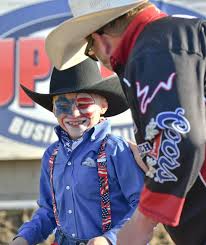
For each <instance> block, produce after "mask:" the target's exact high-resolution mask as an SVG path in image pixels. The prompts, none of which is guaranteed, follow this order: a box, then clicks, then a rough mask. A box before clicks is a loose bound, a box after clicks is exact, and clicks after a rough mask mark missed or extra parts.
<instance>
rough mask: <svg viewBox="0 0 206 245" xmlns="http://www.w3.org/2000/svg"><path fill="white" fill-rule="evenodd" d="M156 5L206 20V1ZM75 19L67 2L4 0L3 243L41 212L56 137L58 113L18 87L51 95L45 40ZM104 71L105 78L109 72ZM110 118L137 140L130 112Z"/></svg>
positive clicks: (0, 71)
mask: <svg viewBox="0 0 206 245" xmlns="http://www.w3.org/2000/svg"><path fill="white" fill-rule="evenodd" d="M152 2H153V3H155V4H156V5H157V6H158V7H159V8H161V9H162V10H163V11H165V12H167V13H168V14H180V15H188V16H197V17H201V18H205V17H206V1H205V0H195V1H194V0H164V1H158V0H156V1H155V0H153V1H152ZM70 17H71V13H70V9H69V6H68V1H67V0H50V1H45V0H44V1H43V0H42V1H40V0H1V1H0V23H1V25H0V245H5V244H8V242H9V241H10V240H11V239H12V238H13V237H14V235H15V234H16V233H17V229H18V227H19V226H20V225H21V224H22V223H23V222H25V221H27V220H29V219H30V217H31V215H32V213H33V211H34V210H35V208H37V205H36V199H37V198H38V188H39V183H38V182H39V173H40V159H41V156H42V154H43V152H44V150H45V148H46V147H47V146H48V145H49V144H51V143H52V142H54V141H55V139H56V136H55V134H54V133H53V128H54V126H55V123H56V122H55V118H54V117H53V115H52V114H51V113H49V112H48V111H47V110H45V109H43V108H41V107H40V106H37V105H34V104H33V102H32V101H31V100H30V99H29V98H28V97H26V96H25V95H24V93H23V92H22V91H21V90H20V88H19V84H20V83H22V84H24V85H25V86H27V87H28V88H30V89H32V90H35V91H36V92H41V93H47V92H48V88H49V78H50V73H51V69H52V66H51V64H50V62H49V60H48V57H47V55H46V53H45V49H44V40H45V37H46V36H47V34H48V33H49V32H50V31H51V30H52V29H53V28H54V27H55V26H57V25H58V24H59V23H61V22H62V21H64V20H66V19H67V18H70ZM77 28H78V27H77ZM100 69H101V72H102V76H103V77H105V76H107V75H109V74H110V73H109V72H108V70H106V69H105V68H104V67H100ZM111 120H112V125H113V127H112V130H113V133H114V134H117V135H122V136H124V137H126V138H128V139H133V129H132V120H131V115H130V111H129V110H128V111H127V112H125V113H122V114H121V115H119V116H116V117H113V118H111ZM52 239H53V238H52V236H51V237H50V238H49V239H48V240H47V241H46V242H45V243H44V244H50V243H51V240H52ZM166 244H171V245H172V244H173V243H172V241H171V240H170V238H169V236H168V234H167V233H166V232H165V230H164V228H163V227H162V226H161V224H160V225H159V226H158V228H157V229H156V231H155V233H154V238H153V240H152V242H151V245H166Z"/></svg>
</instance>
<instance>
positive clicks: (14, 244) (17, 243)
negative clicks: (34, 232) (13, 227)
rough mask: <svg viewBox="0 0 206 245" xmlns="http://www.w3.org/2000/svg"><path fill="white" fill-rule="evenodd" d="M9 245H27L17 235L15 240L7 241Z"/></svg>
mask: <svg viewBox="0 0 206 245" xmlns="http://www.w3.org/2000/svg"><path fill="white" fill-rule="evenodd" d="M9 245H29V244H28V242H27V241H26V240H25V239H24V238H23V237H17V238H16V239H15V240H13V241H12V242H10V243H9Z"/></svg>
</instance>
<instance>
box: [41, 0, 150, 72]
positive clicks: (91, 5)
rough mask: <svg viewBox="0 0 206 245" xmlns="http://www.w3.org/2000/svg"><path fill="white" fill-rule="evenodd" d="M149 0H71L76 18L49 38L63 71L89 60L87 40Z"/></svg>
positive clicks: (53, 57)
mask: <svg viewBox="0 0 206 245" xmlns="http://www.w3.org/2000/svg"><path fill="white" fill-rule="evenodd" d="M147 1H148V0H70V1H69V3H70V4H69V6H70V10H71V12H72V14H73V17H72V18H70V19H68V20H67V21H65V22H63V23H62V24H60V25H59V26H58V27H57V28H56V29H54V30H53V31H52V32H51V33H50V34H49V35H48V37H47V38H46V51H47V54H48V56H49V58H50V60H51V62H52V64H53V65H54V66H55V67H56V68H57V69H60V70H64V69H67V68H69V67H71V66H73V65H75V64H76V63H77V62H78V60H79V59H80V57H81V60H83V59H85V56H84V50H85V44H86V42H87V41H86V37H87V36H89V35H90V34H91V33H93V32H95V31H96V30H98V29H99V28H101V27H103V26H104V25H106V24H107V23H109V22H110V21H112V20H114V19H116V18H117V17H119V16H121V15H123V14H125V13H126V12H128V11H129V10H131V9H133V8H135V7H137V6H138V5H140V4H142V3H144V2H147Z"/></svg>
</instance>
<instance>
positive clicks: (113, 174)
mask: <svg viewBox="0 0 206 245" xmlns="http://www.w3.org/2000/svg"><path fill="white" fill-rule="evenodd" d="M23 89H24V91H25V92H26V94H27V95H28V96H29V97H30V98H31V99H32V100H33V101H35V102H36V103H37V104H39V105H41V106H43V107H44V108H46V109H47V110H49V111H51V112H53V113H54V115H55V117H56V118H57V121H58V123H59V125H58V126H57V127H56V128H55V132H56V133H57V136H58V141H56V142H55V143H53V144H52V145H50V146H49V147H48V149H47V150H46V151H45V153H44V155H43V158H42V167H41V178H40V198H39V200H38V205H39V208H38V209H37V210H36V212H35V213H34V215H33V217H32V219H31V221H29V222H26V223H25V224H23V225H22V226H21V227H20V229H19V231H18V234H17V236H16V238H15V239H14V240H13V242H11V245H34V244H38V243H40V242H43V240H45V239H46V238H47V237H48V235H49V234H51V233H52V232H53V230H55V229H56V232H55V243H54V244H56V245H84V244H88V245H110V244H113V245H115V244H116V236H117V232H118V230H119V229H120V228H121V227H122V226H123V224H124V223H125V222H126V221H128V220H129V219H130V217H131V215H132V214H133V212H134V211H135V209H136V207H137V204H138V202H139V196H140V192H141V190H142V187H143V182H144V173H143V171H142V170H141V169H140V168H139V167H138V165H137V164H136V161H135V159H134V157H133V155H132V152H131V150H130V147H129V145H128V143H127V142H126V141H125V140H124V139H123V138H121V137H118V136H114V135H112V134H111V126H110V123H109V120H107V119H106V118H105V117H110V116H114V115H117V114H119V113H121V112H123V111H125V110H126V109H127V108H128V105H127V102H126V99H125V97H124V93H123V91H122V88H121V85H120V83H119V80H118V78H117V76H111V77H109V78H106V79H103V80H102V78H101V75H100V71H99V68H98V66H97V64H96V62H94V61H92V60H91V59H86V60H84V61H83V62H81V63H79V64H77V65H76V66H74V67H71V68H69V69H67V70H65V71H58V70H57V69H55V68H54V69H53V72H52V77H51V81H50V93H49V94H40V93H36V92H33V91H31V90H29V89H27V88H25V87H23ZM113 99H115V101H116V102H115V101H113ZM125 172H127V174H125Z"/></svg>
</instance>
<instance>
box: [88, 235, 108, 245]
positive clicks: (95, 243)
mask: <svg viewBox="0 0 206 245" xmlns="http://www.w3.org/2000/svg"><path fill="white" fill-rule="evenodd" d="M87 245H111V242H110V241H109V240H108V239H107V238H106V237H104V236H98V237H94V238H92V239H90V240H89V242H88V243H87Z"/></svg>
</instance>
